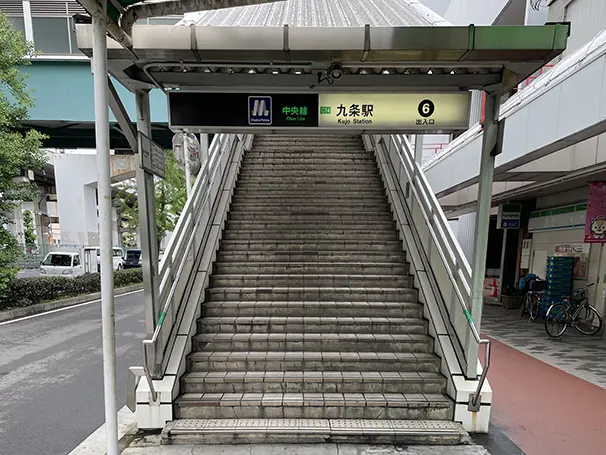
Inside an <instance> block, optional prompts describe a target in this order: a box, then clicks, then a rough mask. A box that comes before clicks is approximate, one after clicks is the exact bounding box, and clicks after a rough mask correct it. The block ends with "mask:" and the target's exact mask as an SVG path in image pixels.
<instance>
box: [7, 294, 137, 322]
mask: <svg viewBox="0 0 606 455" xmlns="http://www.w3.org/2000/svg"><path fill="white" fill-rule="evenodd" d="M142 291H143V289H139V290H137V291H131V292H126V293H124V294H120V295H117V296H115V297H114V299H117V298H118V297H126V296H128V295H132V294H136V293H137V292H142ZM100 301H101V299H96V300H91V301H90V302H84V303H77V304H76V305H71V306H66V307H65V308H57V309H56V310H49V311H45V312H44V313H38V314H32V315H29V316H24V317H22V318H19V319H12V320H10V321H5V322H0V327H2V326H3V325H8V324H14V323H15V322H21V321H26V320H28V319H33V318H38V317H40V316H46V315H47V314H53V313H59V312H60V311H67V310H73V309H74V308H79V307H82V306H86V305H91V304H93V303H98V302H100Z"/></svg>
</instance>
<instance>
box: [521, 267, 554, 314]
mask: <svg viewBox="0 0 606 455" xmlns="http://www.w3.org/2000/svg"><path fill="white" fill-rule="evenodd" d="M547 286H548V282H547V281H545V280H540V279H538V278H532V279H531V280H529V281H528V283H527V289H528V290H527V291H526V295H525V296H524V302H522V311H521V314H520V316H522V317H524V316H525V315H526V314H527V313H528V315H529V316H530V319H531V320H532V321H536V320H537V318H538V317H539V313H540V312H541V302H542V301H543V294H544V293H545V290H546V289H547Z"/></svg>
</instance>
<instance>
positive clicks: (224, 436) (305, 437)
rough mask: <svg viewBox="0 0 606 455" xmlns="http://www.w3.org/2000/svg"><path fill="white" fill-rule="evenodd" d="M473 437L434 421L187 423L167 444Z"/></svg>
mask: <svg viewBox="0 0 606 455" xmlns="http://www.w3.org/2000/svg"><path fill="white" fill-rule="evenodd" d="M468 439H469V436H468V435H467V433H466V432H465V430H464V429H463V427H462V426H461V424H459V423H455V422H447V421H433V420H391V419H382V420H377V419H373V420H356V419H225V420H224V419H183V420H173V421H172V422H169V423H168V424H167V426H166V427H165V429H164V431H163V432H162V443H163V444H190V445H191V444H194V445H195V444H234V443H239V444H259V443H266V444H279V443H288V444H306V443H358V444H359V443H364V444H391V445H398V446H406V445H412V444H424V445H455V444H461V443H463V442H466V441H468Z"/></svg>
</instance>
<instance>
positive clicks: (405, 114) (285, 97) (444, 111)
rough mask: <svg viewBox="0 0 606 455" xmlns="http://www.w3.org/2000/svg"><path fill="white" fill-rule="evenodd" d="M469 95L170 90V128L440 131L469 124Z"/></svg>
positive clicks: (451, 129) (201, 129) (191, 129)
mask: <svg viewBox="0 0 606 455" xmlns="http://www.w3.org/2000/svg"><path fill="white" fill-rule="evenodd" d="M470 101H471V94H470V93H469V92H460V93H395V94H393V93H368V94H364V93H309V94H303V93H290V94H286V93H269V94H264V93H203V92H181V91H179V92H169V94H168V104H169V123H170V127H171V128H172V129H186V130H190V131H240V132H242V131H249V130H253V131H258V130H263V129H270V130H280V129H298V128H301V129H304V128H310V129H311V128H316V129H321V130H327V131H337V130H356V131H367V130H370V131H372V130H375V131H389V132H420V133H423V132H434V131H435V132H438V131H457V130H465V129H467V128H468V127H469V109H470Z"/></svg>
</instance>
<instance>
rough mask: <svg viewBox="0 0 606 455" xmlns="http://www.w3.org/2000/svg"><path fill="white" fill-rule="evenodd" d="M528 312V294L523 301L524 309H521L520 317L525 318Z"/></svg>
mask: <svg viewBox="0 0 606 455" xmlns="http://www.w3.org/2000/svg"><path fill="white" fill-rule="evenodd" d="M527 310H528V294H526V295H525V296H524V300H522V307H521V309H520V317H522V318H523V317H524V315H525V314H526V311H527Z"/></svg>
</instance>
